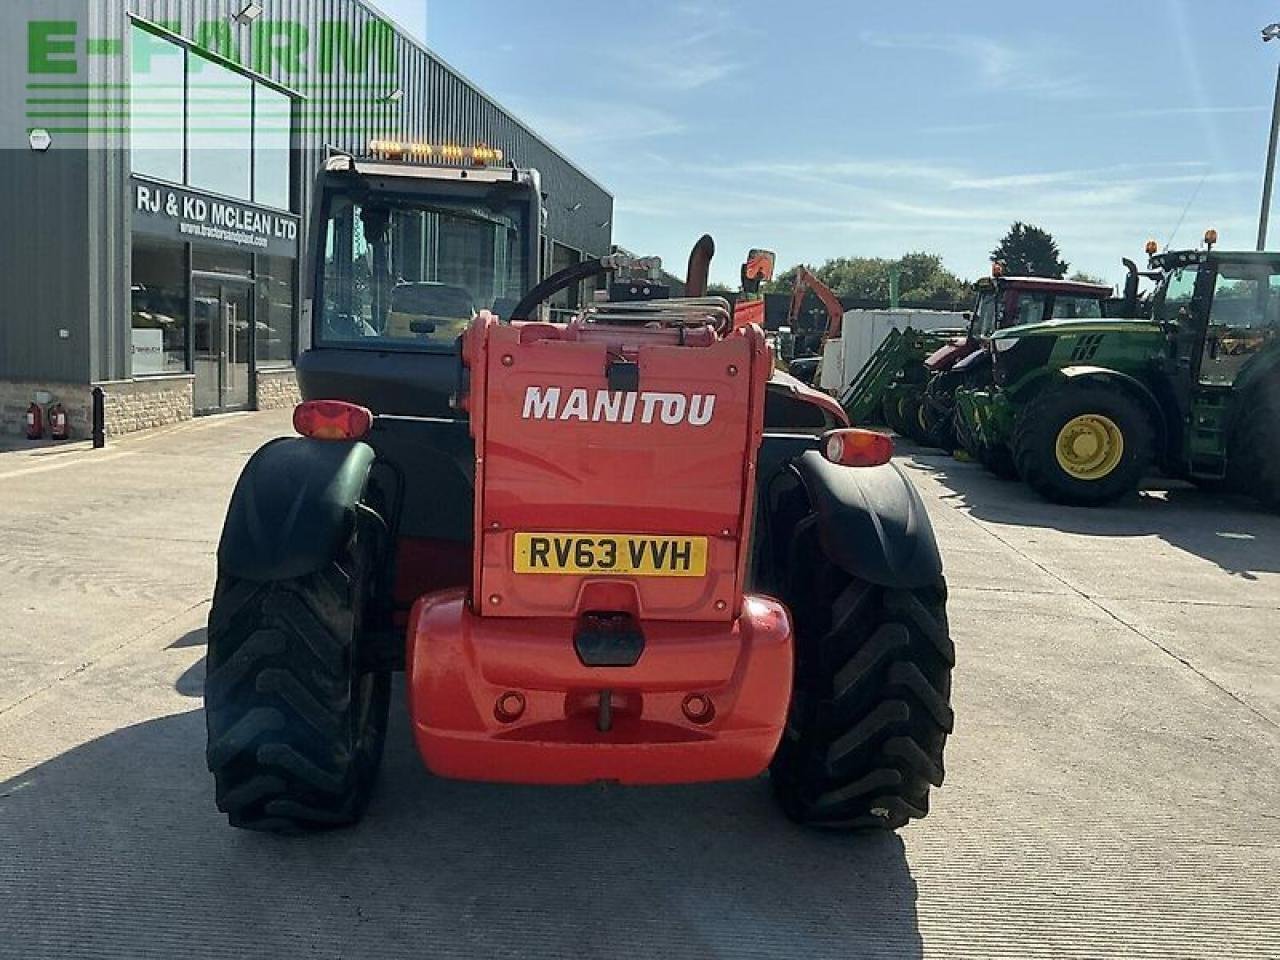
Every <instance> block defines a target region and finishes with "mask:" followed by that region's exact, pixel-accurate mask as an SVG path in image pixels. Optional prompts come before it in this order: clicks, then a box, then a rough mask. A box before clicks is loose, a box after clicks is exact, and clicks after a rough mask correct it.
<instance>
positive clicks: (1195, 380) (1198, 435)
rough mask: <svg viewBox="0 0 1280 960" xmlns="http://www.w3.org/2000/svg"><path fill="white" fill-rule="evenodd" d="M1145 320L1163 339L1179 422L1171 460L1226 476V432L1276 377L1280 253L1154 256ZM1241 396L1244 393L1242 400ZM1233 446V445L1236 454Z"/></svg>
mask: <svg viewBox="0 0 1280 960" xmlns="http://www.w3.org/2000/svg"><path fill="white" fill-rule="evenodd" d="M1151 265H1152V267H1153V268H1155V269H1158V270H1159V271H1161V272H1162V275H1163V276H1162V279H1161V281H1160V284H1159V286H1158V288H1157V290H1156V292H1155V294H1154V296H1153V297H1152V314H1153V316H1152V319H1153V320H1154V321H1156V322H1157V323H1159V324H1160V326H1161V327H1162V328H1163V329H1164V331H1165V336H1166V337H1167V341H1168V360H1167V361H1166V367H1167V377H1166V382H1167V383H1168V393H1169V395H1170V396H1171V399H1172V401H1173V405H1174V407H1175V409H1176V410H1177V411H1178V413H1180V414H1181V416H1182V419H1183V422H1184V423H1185V424H1186V426H1185V433H1184V435H1183V436H1182V445H1181V451H1180V452H1181V455H1180V457H1179V458H1178V459H1179V460H1180V461H1181V463H1182V464H1183V467H1184V469H1186V470H1187V471H1188V472H1189V473H1190V474H1191V475H1192V476H1207V477H1223V476H1226V475H1227V471H1228V461H1229V459H1236V458H1234V457H1231V456H1230V452H1231V451H1230V449H1229V448H1230V447H1231V443H1230V440H1231V437H1232V436H1233V435H1240V434H1241V432H1242V428H1243V426H1244V421H1245V420H1247V418H1248V417H1249V416H1250V411H1249V408H1250V405H1251V403H1259V404H1266V403H1270V402H1272V401H1274V388H1273V387H1272V386H1271V385H1272V384H1274V383H1275V381H1276V377H1277V376H1278V375H1280V253H1254V252H1237V251H1217V250H1214V249H1213V247H1212V244H1211V243H1210V244H1208V245H1207V248H1206V249H1201V250H1178V251H1167V252H1165V253H1159V254H1155V255H1153V256H1152V257H1151ZM1244 398H1252V401H1249V402H1246V401H1245V399H1244ZM1238 453H1239V451H1237V454H1238Z"/></svg>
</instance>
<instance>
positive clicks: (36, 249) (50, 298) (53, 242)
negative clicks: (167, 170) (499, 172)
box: [0, 0, 613, 381]
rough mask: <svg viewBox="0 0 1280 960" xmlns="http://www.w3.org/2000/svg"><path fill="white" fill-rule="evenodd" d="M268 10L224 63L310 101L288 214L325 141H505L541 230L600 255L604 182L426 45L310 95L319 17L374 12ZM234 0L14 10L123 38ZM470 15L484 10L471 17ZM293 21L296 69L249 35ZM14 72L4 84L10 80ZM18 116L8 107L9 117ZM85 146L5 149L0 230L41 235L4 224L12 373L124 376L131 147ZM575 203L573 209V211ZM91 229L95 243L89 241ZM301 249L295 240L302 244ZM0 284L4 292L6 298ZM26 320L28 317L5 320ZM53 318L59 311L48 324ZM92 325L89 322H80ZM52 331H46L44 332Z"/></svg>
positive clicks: (223, 13)
mask: <svg viewBox="0 0 1280 960" xmlns="http://www.w3.org/2000/svg"><path fill="white" fill-rule="evenodd" d="M259 2H260V3H261V4H262V5H263V6H264V7H265V8H266V12H265V13H264V15H263V17H262V18H261V19H260V20H259V22H258V24H257V25H255V26H253V27H242V26H239V25H233V26H232V28H231V35H232V42H233V45H234V54H235V56H234V59H236V60H238V61H239V62H240V63H242V64H244V65H245V66H246V67H249V68H256V67H262V72H263V73H264V74H265V75H266V76H268V77H270V78H271V79H272V80H274V81H276V82H277V83H279V84H281V85H282V86H285V87H288V88H290V89H295V90H298V91H299V92H300V93H303V94H305V95H306V97H307V99H306V101H305V102H304V106H303V111H302V121H301V126H302V128H303V131H304V132H303V135H302V142H301V144H300V146H301V164H302V181H303V184H302V193H303V195H302V197H301V198H300V200H301V205H300V207H299V211H300V212H302V213H303V214H304V215H305V214H306V212H307V211H308V209H309V203H310V192H311V189H310V188H311V178H312V175H313V173H314V171H315V170H316V169H317V168H318V166H319V164H320V162H321V161H322V159H323V157H324V152H325V148H326V145H330V146H334V147H338V148H340V149H344V150H350V151H357V152H358V151H361V150H362V149H363V148H364V145H365V144H366V143H367V141H368V139H369V138H370V137H388V138H390V137H395V138H403V139H409V140H425V141H453V142H457V143H461V144H464V145H469V144H473V143H476V142H484V143H487V144H489V145H490V146H495V147H499V148H501V149H502V150H503V151H504V152H505V153H506V155H507V156H508V157H509V158H510V159H512V160H514V161H515V163H517V164H518V165H519V166H522V167H533V168H536V169H537V170H538V171H539V172H540V173H541V174H542V184H543V190H544V192H545V193H546V194H547V211H548V223H547V232H548V235H549V236H550V237H551V238H552V239H553V240H556V241H558V242H560V243H564V244H566V245H568V246H571V247H574V248H576V249H578V250H582V251H585V252H587V253H607V252H608V250H609V243H610V237H611V233H612V220H613V198H612V197H611V196H610V195H609V193H608V191H607V190H605V189H604V188H603V187H602V186H600V185H599V184H598V183H597V182H596V181H594V180H593V179H591V178H590V177H589V176H588V175H587V174H585V173H584V172H582V171H581V170H579V169H578V168H577V167H575V166H574V165H573V164H572V163H571V162H570V161H569V160H567V159H566V158H565V157H564V156H562V155H561V154H559V153H558V152H556V151H555V150H554V149H552V148H551V147H550V146H549V145H548V144H547V143H545V142H544V141H542V140H541V139H539V138H538V137H537V135H536V134H534V133H533V132H532V131H531V130H529V129H528V128H527V127H525V126H523V125H522V124H521V123H520V122H519V121H518V120H516V119H515V118H514V117H512V116H511V115H510V114H508V113H506V112H505V111H503V110H502V109H501V107H500V106H498V105H497V104H496V103H495V102H494V101H493V100H491V99H489V98H488V97H486V96H485V95H484V94H483V93H482V92H481V91H480V90H478V89H477V88H476V87H474V86H473V85H472V84H470V83H469V82H468V81H467V80H465V79H464V78H463V77H461V76H460V75H458V74H457V73H456V72H454V71H453V70H452V69H451V68H450V67H449V66H448V65H446V64H445V63H443V62H442V61H441V60H439V59H438V58H436V57H435V56H433V55H432V54H431V53H429V52H428V51H427V50H425V49H424V48H423V47H421V46H419V45H418V44H416V43H415V42H413V41H412V40H410V39H409V38H408V37H406V36H403V35H401V34H399V33H397V34H395V35H394V37H393V38H392V39H391V43H392V44H393V47H394V58H393V59H394V63H395V66H396V69H395V71H394V73H391V72H386V73H382V72H378V71H377V70H376V69H373V64H375V63H376V62H377V57H376V56H371V57H370V66H371V70H370V73H369V74H368V75H367V77H368V83H367V85H359V84H352V83H350V82H347V83H342V84H338V85H335V86H333V87H331V88H321V87H317V86H314V85H313V83H314V82H315V81H317V80H318V79H319V78H320V75H319V72H318V67H319V38H320V36H321V25H322V24H326V23H327V24H337V25H343V26H345V27H346V28H347V29H348V30H349V31H351V32H352V34H353V35H356V36H359V35H361V33H362V32H363V31H364V30H365V29H366V27H367V26H368V25H369V23H370V22H372V21H375V20H376V19H378V17H377V15H376V14H375V13H374V12H373V11H372V9H371V8H370V7H368V6H366V5H365V4H364V3H362V2H360V0H259ZM243 5H244V0H28V2H23V3H21V4H20V6H22V7H26V8H28V9H29V10H30V11H31V12H30V14H29V15H31V16H40V17H45V16H50V17H56V16H66V17H67V18H68V19H71V18H74V19H77V20H78V21H79V22H81V23H87V24H89V35H90V36H95V37H100V38H104V37H112V36H114V37H119V38H125V37H126V36H127V33H128V14H130V13H133V14H135V15H136V16H139V17H142V18H144V19H146V20H148V21H151V22H153V23H158V24H161V25H163V26H165V27H166V28H168V29H170V30H172V31H173V32H175V33H178V34H180V35H182V36H184V37H187V38H188V39H192V40H195V39H197V37H196V32H197V30H198V29H199V26H200V24H202V23H205V22H209V23H220V24H225V23H228V22H229V21H230V18H231V16H232V15H233V14H234V13H235V12H236V11H238V10H239V9H240V8H241V7H243ZM478 15H480V14H478ZM277 23H290V24H297V25H299V26H300V27H301V28H302V29H303V30H304V31H305V32H306V35H307V39H308V41H309V42H308V46H307V49H306V52H305V56H304V58H303V64H304V66H305V69H304V70H303V71H302V72H299V73H295V72H292V71H290V70H288V69H286V68H285V67H286V65H285V64H284V63H283V62H281V61H280V60H279V59H278V58H269V60H268V61H267V62H265V63H263V62H260V61H258V60H256V59H255V57H256V55H257V51H255V50H254V37H255V35H257V36H259V37H260V36H262V32H263V31H265V30H267V29H268V27H267V25H269V24H277ZM18 33H19V31H11V34H13V36H12V37H11V39H8V40H4V41H2V42H3V48H2V52H3V53H4V57H3V59H4V61H5V63H4V64H3V65H0V80H3V86H2V87H0V100H3V101H4V102H3V105H2V106H0V119H3V120H5V121H14V122H13V123H11V124H10V125H9V127H8V129H9V130H13V129H15V128H17V127H18V126H19V125H22V126H23V127H25V120H24V119H23V118H22V116H21V111H22V110H23V102H22V101H23V99H24V98H23V96H22V94H21V91H22V90H23V89H24V80H25V74H24V73H23V67H24V65H25V52H26V51H25V36H21V37H19V36H17V34H18ZM127 68H128V63H127V58H125V57H99V58H90V60H89V67H88V69H89V71H90V73H89V76H88V80H89V81H90V82H94V83H124V82H126V81H127V79H128V76H127ZM10 81H13V82H12V83H11V82H10ZM397 87H399V88H400V89H402V90H403V91H404V97H403V100H402V101H401V102H400V104H398V105H395V106H389V105H385V104H382V103H380V102H379V100H380V98H381V97H384V96H385V95H386V94H388V93H390V92H392V90H393V89H395V88H397ZM15 114H16V115H15ZM81 145H84V146H89V147H90V148H92V150H91V151H90V152H89V153H88V154H86V153H85V152H84V151H83V150H77V149H74V144H73V143H71V142H70V141H68V140H67V139H66V138H59V142H58V143H57V144H56V146H55V149H54V150H53V151H51V152H50V153H49V154H46V155H43V156H37V155H34V154H31V153H30V151H24V150H21V149H17V146H18V145H17V144H14V143H11V142H8V141H6V142H5V144H4V146H5V147H6V148H8V149H4V150H0V177H3V179H0V183H4V184H6V189H7V191H8V190H9V188H12V192H10V193H9V195H8V196H6V197H5V198H4V199H3V200H0V214H3V217H4V222H6V224H12V223H18V224H31V225H34V226H36V227H37V228H38V230H39V239H38V243H35V244H31V243H28V242H27V241H26V239H25V238H24V237H23V236H22V235H21V234H20V233H17V234H15V232H14V231H13V230H12V229H6V230H3V231H0V258H2V259H0V274H3V275H5V277H6V279H5V283H6V285H7V286H9V285H12V283H13V281H14V279H15V277H22V278H29V282H28V283H26V284H25V285H24V286H26V287H27V288H29V289H26V290H25V291H19V292H18V293H17V299H16V300H15V299H12V298H10V297H6V300H5V303H4V304H0V310H6V311H7V315H6V314H0V377H6V376H7V377H14V376H17V375H18V374H19V373H21V374H23V375H29V376H32V377H43V378H50V379H54V378H57V379H68V380H80V381H83V380H84V379H86V378H91V379H95V380H105V379H112V378H116V377H121V376H124V375H126V373H127V348H128V340H127V338H128V318H127V311H128V270H127V260H128V250H129V244H128V239H129V238H128V226H127V224H128V212H127V209H126V204H127V199H128V191H127V190H126V182H127V178H128V155H127V151H126V150H125V149H123V148H122V147H121V145H120V144H118V143H115V144H113V143H112V142H111V141H110V140H109V139H107V138H105V137H100V136H98V135H90V136H89V137H87V138H81ZM578 204H581V206H579V207H578V209H576V210H574V209H572V208H573V207H574V206H575V205H578ZM90 238H92V242H89V240H90ZM304 242H305V240H304ZM7 292H8V291H6V293H7ZM51 316H56V317H58V318H62V317H66V318H67V319H66V322H65V324H66V325H67V326H72V327H74V328H75V329H74V330H73V335H72V337H71V338H70V339H69V340H66V341H61V340H56V334H55V339H52V340H51V339H50V337H49V335H48V330H49V328H50V323H51V321H50V320H49V319H48V318H49V317H51ZM17 317H29V318H44V319H31V320H30V321H29V322H26V321H18V320H15V319H14V318H17ZM61 322H62V321H61V320H59V321H58V323H61ZM86 328H87V329H86ZM54 329H56V326H55V327H54Z"/></svg>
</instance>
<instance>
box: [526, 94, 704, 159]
mask: <svg viewBox="0 0 1280 960" xmlns="http://www.w3.org/2000/svg"><path fill="white" fill-rule="evenodd" d="M506 102H508V103H510V105H511V107H512V109H513V110H514V112H515V114H516V116H518V117H520V118H521V119H523V120H524V121H525V122H526V123H528V124H529V125H530V126H531V127H532V128H533V129H535V130H537V131H538V132H539V134H540V135H542V136H543V137H545V138H546V139H547V140H549V141H550V142H551V143H553V144H555V145H556V146H558V147H562V148H564V149H566V150H567V151H570V150H581V149H582V148H584V147H593V148H594V147H600V146H608V145H611V144H618V143H634V142H637V141H642V140H651V139H654V138H657V137H665V136H670V135H672V134H678V133H681V132H682V131H683V130H684V129H685V125H684V123H683V122H682V121H681V120H680V119H679V118H677V117H675V116H673V115H671V114H670V113H667V112H666V111H665V110H660V109H658V108H656V107H650V106H646V105H644V104H641V103H630V102H626V101H622V100H603V99H596V98H579V99H568V98H561V99H559V100H557V101H556V104H555V109H554V110H548V109H546V106H545V104H543V105H539V104H535V103H532V102H526V101H524V100H523V99H522V98H520V97H512V98H509V99H508V100H507V101H506Z"/></svg>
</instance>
